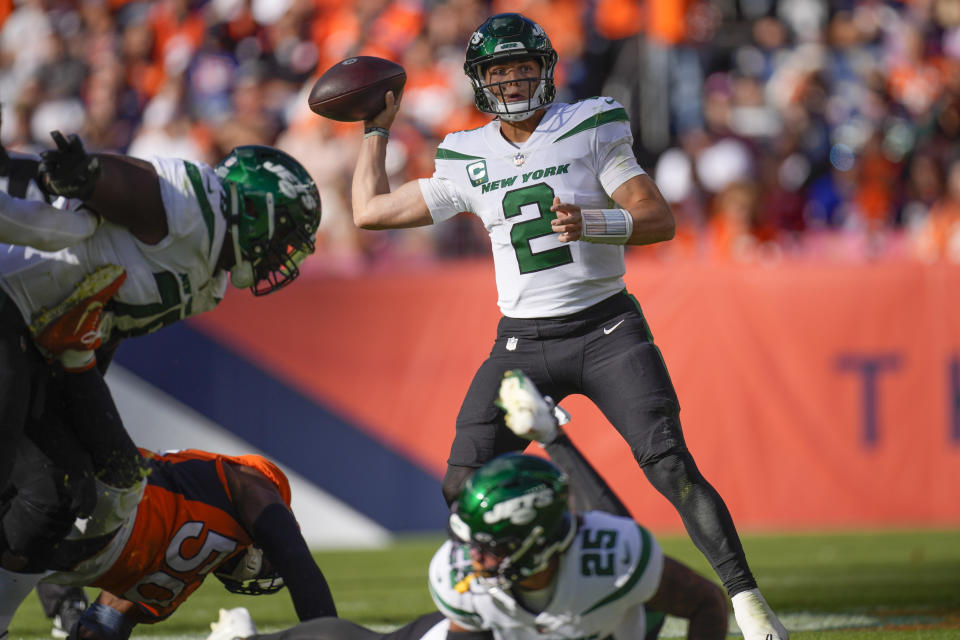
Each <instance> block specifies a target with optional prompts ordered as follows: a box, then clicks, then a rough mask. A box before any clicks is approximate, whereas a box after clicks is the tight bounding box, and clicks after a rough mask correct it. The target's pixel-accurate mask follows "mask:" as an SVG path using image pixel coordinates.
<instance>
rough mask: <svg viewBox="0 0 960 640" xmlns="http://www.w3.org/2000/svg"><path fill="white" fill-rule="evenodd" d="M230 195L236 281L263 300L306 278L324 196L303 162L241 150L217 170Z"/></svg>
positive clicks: (257, 149) (258, 149)
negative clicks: (303, 269) (303, 267)
mask: <svg viewBox="0 0 960 640" xmlns="http://www.w3.org/2000/svg"><path fill="white" fill-rule="evenodd" d="M216 172H217V175H218V176H220V179H221V180H222V181H223V183H224V186H225V187H226V189H227V192H228V198H229V207H230V209H229V215H228V218H227V220H228V223H229V225H230V235H231V237H232V240H233V255H234V257H235V260H236V261H235V264H234V266H233V268H232V269H230V281H231V282H232V283H233V285H234V286H235V287H238V288H241V289H246V288H250V290H251V291H252V292H253V294H254V295H257V296H260V295H264V294H267V293H270V292H271V291H276V290H277V289H279V288H281V287H284V286H286V285H287V284H289V283H291V282H293V280H294V279H295V278H296V277H297V276H298V275H300V264H301V263H302V262H303V261H304V260H305V259H306V257H307V256H308V255H310V254H311V253H313V250H314V247H315V244H314V243H315V238H316V234H317V227H318V226H319V225H320V193H319V192H318V191H317V186H316V185H315V184H314V182H313V178H311V177H310V174H309V173H307V170H306V169H304V168H303V165H301V164H300V163H299V162H297V161H296V160H294V159H293V158H292V157H290V156H289V155H287V154H286V153H284V152H283V151H280V150H279V149H274V148H273V147H265V146H261V145H246V146H241V147H236V148H235V149H234V150H233V151H231V152H230V153H229V154H228V155H227V157H225V158H224V159H223V160H221V161H220V163H219V164H218V165H217V167H216Z"/></svg>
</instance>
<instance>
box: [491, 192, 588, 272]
mask: <svg viewBox="0 0 960 640" xmlns="http://www.w3.org/2000/svg"><path fill="white" fill-rule="evenodd" d="M531 204H535V205H537V209H538V210H539V211H540V215H539V216H538V217H536V218H534V219H532V220H524V221H523V222H518V223H516V224H515V225H513V227H512V228H511V229H510V243H511V244H512V245H513V251H514V253H516V254H517V264H518V265H519V266H520V273H521V274H524V273H533V272H535V271H543V270H545V269H553V268H554V267H559V266H561V265H565V264H570V263H571V262H573V253H572V252H571V251H570V247H568V246H563V247H554V248H553V249H546V250H545V251H538V252H536V253H534V252H533V250H532V249H531V248H530V241H531V240H533V239H534V238H542V237H543V236H549V235H551V234H553V233H556V232H555V231H554V230H553V228H552V227H551V226H550V222H551V221H552V220H553V219H554V218H556V217H557V215H556V214H555V213H554V212H552V211H550V207H551V206H552V205H553V189H551V188H550V186H549V185H548V184H546V183H545V182H541V183H539V184H535V185H532V186H529V187H523V188H522V189H516V190H515V191H510V192H508V193H507V194H506V195H504V196H503V215H504V217H505V218H506V219H508V220H509V219H510V218H513V217H516V216H518V215H520V214H521V213H522V211H521V209H523V207H525V206H527V205H531Z"/></svg>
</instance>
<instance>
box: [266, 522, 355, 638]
mask: <svg viewBox="0 0 960 640" xmlns="http://www.w3.org/2000/svg"><path fill="white" fill-rule="evenodd" d="M251 534H252V535H253V540H254V544H256V545H257V546H258V547H260V549H261V550H262V551H263V554H264V555H265V556H266V558H267V559H268V560H269V561H270V563H271V564H272V565H273V566H274V568H275V569H276V570H277V573H279V574H280V576H282V577H283V582H284V584H285V585H286V586H287V588H288V589H289V590H290V599H291V600H293V606H294V608H295V609H296V611H297V617H298V618H300V620H309V619H311V618H319V617H322V616H335V615H337V608H336V606H335V605H334V604H333V595H332V594H331V593H330V586H329V585H328V584H327V579H326V578H325V577H324V576H323V572H322V571H321V570H320V567H318V566H317V563H316V562H314V560H313V556H312V555H311V554H310V549H309V548H308V547H307V543H306V541H305V540H304V539H303V535H302V534H301V533H300V526H299V525H298V524H297V521H296V519H295V518H294V517H293V514H292V513H290V511H289V509H287V508H286V507H285V506H284V505H282V504H280V503H275V504H271V505H269V506H268V507H267V508H265V509H264V510H263V512H262V513H261V514H260V515H259V516H258V517H257V520H256V521H255V522H254V523H253V531H251Z"/></svg>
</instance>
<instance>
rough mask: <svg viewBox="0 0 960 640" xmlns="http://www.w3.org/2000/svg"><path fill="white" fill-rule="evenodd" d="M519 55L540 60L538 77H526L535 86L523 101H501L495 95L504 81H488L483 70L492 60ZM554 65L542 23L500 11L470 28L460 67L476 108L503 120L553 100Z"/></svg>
mask: <svg viewBox="0 0 960 640" xmlns="http://www.w3.org/2000/svg"><path fill="white" fill-rule="evenodd" d="M519 58H533V59H534V60H536V61H537V62H539V63H540V78H539V79H535V78H531V79H529V80H527V81H526V82H530V83H534V82H536V83H537V86H536V89H535V90H534V91H533V93H532V94H531V95H530V98H529V99H528V100H526V101H521V102H513V103H507V102H501V101H500V100H499V99H498V97H497V96H499V95H502V94H501V85H505V84H507V83H505V82H491V83H487V81H486V80H485V78H484V71H486V69H487V67H489V66H490V65H491V64H493V63H495V62H503V61H505V60H509V59H519ZM556 65H557V52H556V51H555V50H554V49H553V45H552V44H550V38H548V37H547V33H546V32H545V31H544V30H543V27H541V26H540V25H539V24H537V23H536V22H534V21H532V20H530V19H528V18H525V17H523V16H522V15H520V14H519V13H500V14H497V15H495V16H491V17H490V18H488V19H487V21H486V22H484V23H483V24H482V25H480V26H479V27H477V30H476V31H474V32H473V35H472V36H471V37H470V43H469V44H468V45H467V59H466V62H464V64H463V71H464V73H466V74H467V77H468V78H470V84H472V85H473V96H474V102H476V104H477V109H479V110H480V111H483V112H484V113H492V114H495V115H498V116H500V118H501V119H503V120H510V121H517V120H525V119H527V118H528V117H530V115H531V114H532V113H533V112H535V111H536V110H537V109H541V108H543V107H545V106H547V105H549V104H551V103H552V102H553V99H554V97H555V96H556V93H557V89H556V86H555V85H554V84H553V69H554V67H555V66H556Z"/></svg>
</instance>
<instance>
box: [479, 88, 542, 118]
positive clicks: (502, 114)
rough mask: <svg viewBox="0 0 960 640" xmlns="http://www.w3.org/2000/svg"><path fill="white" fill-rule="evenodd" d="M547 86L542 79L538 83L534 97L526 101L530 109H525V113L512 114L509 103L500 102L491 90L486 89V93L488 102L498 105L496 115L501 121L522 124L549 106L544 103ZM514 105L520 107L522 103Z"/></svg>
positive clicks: (515, 112)
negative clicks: (521, 122)
mask: <svg viewBox="0 0 960 640" xmlns="http://www.w3.org/2000/svg"><path fill="white" fill-rule="evenodd" d="M545 84H546V80H544V79H543V78H541V79H540V82H538V83H537V88H536V89H535V90H534V92H533V95H531V96H530V97H529V98H527V100H526V103H527V106H528V107H530V108H529V109H525V110H523V111H514V112H511V111H510V110H509V109H510V107H509V106H508V104H509V103H504V102H500V100H499V99H497V95H496V94H495V93H494V92H493V91H491V90H490V89H484V92H486V94H487V100H488V101H489V102H490V103H491V104H495V105H497V108H496V109H495V113H496V114H497V116H498V117H499V118H500V119H501V120H506V121H507V122H520V121H522V120H526V119H527V118H529V117H530V116H532V115H533V114H534V113H536V112H537V111H538V110H539V109H542V108H544V107H545V106H547V105H545V104H544V103H543V93H544V90H545ZM513 104H514V105H518V104H521V103H520V102H515V103H513Z"/></svg>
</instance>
